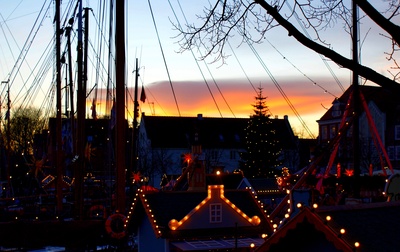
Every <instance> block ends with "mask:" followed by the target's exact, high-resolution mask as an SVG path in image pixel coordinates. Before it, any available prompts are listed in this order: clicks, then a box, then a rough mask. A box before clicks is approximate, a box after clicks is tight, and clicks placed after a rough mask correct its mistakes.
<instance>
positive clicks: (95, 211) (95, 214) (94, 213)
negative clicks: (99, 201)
mask: <svg viewBox="0 0 400 252" xmlns="http://www.w3.org/2000/svg"><path fill="white" fill-rule="evenodd" d="M101 211H102V212H103V219H106V218H107V211H106V208H105V207H104V206H103V205H94V206H91V207H90V209H89V217H90V218H91V219H95V218H100V217H101V216H100V215H99V212H101Z"/></svg>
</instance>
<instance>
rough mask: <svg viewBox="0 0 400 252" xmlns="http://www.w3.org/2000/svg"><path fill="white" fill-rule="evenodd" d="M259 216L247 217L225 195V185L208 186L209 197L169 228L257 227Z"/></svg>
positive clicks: (173, 220)
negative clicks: (234, 224)
mask: <svg viewBox="0 0 400 252" xmlns="http://www.w3.org/2000/svg"><path fill="white" fill-rule="evenodd" d="M260 222H261V219H260V217H259V216H247V215H246V214H245V213H244V212H243V211H242V210H241V209H239V208H238V207H237V206H235V205H234V204H233V203H231V202H230V201H229V199H227V198H226V197H225V195H224V186H223V185H211V186H208V195H207V197H206V198H205V199H204V200H203V201H202V202H201V203H200V204H198V205H197V206H196V207H195V208H194V209H193V210H192V211H190V212H189V213H188V214H187V215H186V216H184V217H183V218H182V219H181V220H176V219H172V220H170V221H169V223H168V226H169V227H170V229H171V230H185V229H202V228H224V227H229V228H231V227H232V223H237V225H238V226H257V225H258V224H260Z"/></svg>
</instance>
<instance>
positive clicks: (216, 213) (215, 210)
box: [210, 203, 222, 223]
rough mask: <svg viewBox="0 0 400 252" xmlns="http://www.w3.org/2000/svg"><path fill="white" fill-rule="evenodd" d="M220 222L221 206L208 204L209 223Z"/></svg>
mask: <svg viewBox="0 0 400 252" xmlns="http://www.w3.org/2000/svg"><path fill="white" fill-rule="evenodd" d="M221 222H222V204H220V203H218V204H210V223H221Z"/></svg>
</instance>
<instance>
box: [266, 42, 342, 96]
mask: <svg viewBox="0 0 400 252" xmlns="http://www.w3.org/2000/svg"><path fill="white" fill-rule="evenodd" d="M266 41H267V42H268V43H269V44H270V45H271V46H272V48H274V49H275V51H277V52H278V53H279V54H280V55H281V56H282V58H283V59H284V60H286V61H287V62H288V63H289V64H290V65H292V67H294V68H295V69H296V70H297V71H299V73H301V74H302V75H303V76H304V77H306V78H307V79H308V80H310V81H311V82H312V83H313V85H315V86H317V87H319V88H321V89H322V90H323V91H324V93H327V94H330V95H332V96H333V97H334V98H338V97H337V96H336V95H334V94H332V93H331V92H329V91H328V90H326V89H325V88H324V87H323V86H321V85H319V84H318V83H317V82H315V81H314V80H312V79H311V78H310V77H309V76H307V75H306V74H305V73H304V72H303V71H301V70H300V69H299V68H298V67H296V66H295V65H294V64H293V63H292V62H291V61H290V60H289V59H288V58H287V57H285V56H284V55H283V54H282V53H281V52H280V51H279V50H278V49H277V48H276V47H275V46H274V45H273V44H272V43H271V42H270V41H269V40H268V39H266Z"/></svg>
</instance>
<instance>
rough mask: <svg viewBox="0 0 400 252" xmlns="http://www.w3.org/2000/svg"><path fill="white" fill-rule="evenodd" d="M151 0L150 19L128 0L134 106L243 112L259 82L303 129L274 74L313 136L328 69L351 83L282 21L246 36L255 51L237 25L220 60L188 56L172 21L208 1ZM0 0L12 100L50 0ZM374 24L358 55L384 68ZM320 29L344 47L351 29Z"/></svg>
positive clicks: (38, 46)
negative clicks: (258, 38) (254, 38)
mask: <svg viewBox="0 0 400 252" xmlns="http://www.w3.org/2000/svg"><path fill="white" fill-rule="evenodd" d="M99 2H100V1H89V0H87V1H83V6H84V7H90V8H92V12H91V13H92V14H93V16H91V17H90V22H91V25H92V27H93V29H96V28H95V27H96V26H97V25H99V23H101V22H100V21H101V20H102V19H101V18H100V17H99V16H100V12H98V9H99ZM107 2H108V1H107ZM133 2H134V3H135V4H133ZM211 2H213V1H211ZM68 3H69V1H62V4H63V6H62V7H63V8H66V6H67V5H68ZM150 3H151V9H152V11H153V17H154V21H155V23H156V26H155V25H154V23H153V19H152V13H151V11H150V6H149V2H148V1H145V0H140V1H139V0H137V1H126V8H127V15H126V19H127V22H126V31H127V35H126V36H127V38H126V39H127V43H126V44H127V46H126V48H127V50H126V54H127V71H126V72H127V82H128V83H127V86H128V88H129V89H130V90H132V89H133V86H134V80H135V73H134V69H135V59H136V58H138V60H139V67H140V70H139V74H140V78H139V95H140V90H141V86H142V85H143V86H144V88H145V91H146V96H147V99H146V103H144V104H143V103H141V102H140V105H141V111H142V112H145V113H146V114H147V115H153V114H154V115H162V116H178V115H179V112H180V115H181V116H196V115H197V114H203V116H205V117H221V116H222V117H248V116H249V115H250V114H252V106H251V104H253V103H254V101H255V100H254V98H255V96H256V92H255V90H254V88H258V87H262V88H263V95H264V96H266V97H267V105H268V106H269V109H270V111H271V113H272V115H273V116H274V117H275V116H278V117H279V118H282V117H283V116H284V115H288V116H289V121H290V123H291V125H292V127H293V128H294V129H295V131H296V132H297V133H300V134H303V136H304V137H309V136H308V135H307V134H306V133H305V132H304V130H303V128H302V126H301V124H300V122H299V119H298V118H297V117H296V115H295V113H294V112H293V111H292V110H291V109H290V106H289V105H288V103H287V102H286V101H285V99H284V98H283V97H282V94H281V93H280V92H279V90H278V88H277V87H276V83H277V84H278V85H279V87H280V88H281V90H283V91H284V94H285V95H286V97H288V99H289V100H290V102H291V104H292V105H293V106H294V107H295V109H296V110H297V112H298V113H299V114H300V116H301V118H302V120H304V121H305V122H306V123H307V125H308V127H309V129H310V130H311V131H312V132H313V134H314V135H315V136H317V135H318V132H317V123H316V120H318V119H319V118H320V117H321V116H322V115H323V113H324V112H325V111H326V109H327V108H329V107H330V105H331V103H332V101H333V100H334V98H335V97H339V96H340V95H341V94H342V93H343V90H342V89H341V88H340V86H339V84H338V83H337V82H336V81H335V78H337V79H338V80H340V84H341V85H342V86H343V87H344V89H346V88H348V87H349V85H350V81H351V73H350V72H349V71H348V70H346V69H342V68H340V67H339V66H338V65H336V64H334V63H332V62H330V60H327V59H325V60H326V63H327V65H328V66H329V67H330V69H329V68H327V66H326V65H325V64H324V62H323V60H322V59H321V57H320V56H319V55H317V54H316V53H314V52H313V51H311V50H309V49H307V48H304V47H303V46H302V45H300V44H299V43H298V42H297V41H296V40H294V39H293V38H292V37H289V36H287V33H286V31H285V30H283V29H282V28H281V27H277V28H274V29H273V30H272V31H271V32H269V33H267V36H266V38H265V39H264V42H263V43H262V44H257V45H254V48H255V49H256V51H257V53H258V54H255V53H254V52H253V51H252V50H251V48H250V47H249V46H248V45H247V44H241V39H240V37H239V36H238V35H237V34H236V36H234V37H232V38H231V40H230V44H229V45H227V47H226V54H228V55H230V57H229V58H228V59H227V61H226V64H224V65H221V62H217V63H213V64H210V63H211V61H212V58H210V59H207V60H206V62H204V61H196V59H195V57H200V56H201V55H202V54H201V53H200V52H199V50H197V49H196V50H193V52H191V51H185V52H183V53H179V52H178V51H179V49H180V48H179V45H178V43H177V42H178V38H177V35H179V33H178V32H177V31H176V30H174V28H173V25H172V24H171V22H174V23H175V24H179V25H181V26H184V25H185V23H186V20H187V21H188V22H189V23H196V22H197V23H198V22H199V21H198V19H197V18H196V14H202V12H203V6H205V5H207V4H208V1H203V0H201V1H200V0H196V1H183V0H180V1H177V0H171V1H150ZM0 4H1V6H2V8H1V9H0V14H1V16H0V26H1V27H0V28H1V30H0V41H2V43H0V75H1V78H2V79H1V80H2V81H6V80H9V79H11V81H12V83H13V84H12V87H11V92H10V93H11V99H12V101H13V103H18V102H21V101H22V100H23V98H22V97H24V94H26V93H29V92H31V93H32V91H31V89H30V88H29V84H28V83H29V82H30V81H31V80H34V79H35V78H38V76H40V70H39V69H40V68H39V67H37V66H36V65H37V64H38V62H41V55H42V54H43V52H45V51H46V46H48V43H49V41H50V40H51V36H52V31H53V24H52V21H53V16H54V4H53V3H52V1H50V0H48V1H44V0H41V1H8V0H0ZM42 7H43V8H48V12H47V14H46V15H45V16H44V21H43V23H42V24H41V27H40V29H38V31H37V34H35V37H34V39H33V40H32V42H31V40H29V41H27V38H28V35H29V33H30V32H31V31H32V30H31V29H32V26H33V24H34V23H35V20H36V18H37V17H38V15H39V13H40V12H39V11H40V10H41V8H42ZM182 10H183V12H182ZM183 13H184V15H183ZM156 28H157V31H158V35H159V37H157V33H156ZM35 31H36V30H35ZM380 32H381V30H379V29H378V28H377V27H376V26H375V25H373V24H371V23H370V22H369V21H368V20H367V19H365V20H363V22H362V25H361V32H360V37H361V38H362V46H361V55H362V56H361V61H362V62H363V63H364V64H366V65H368V66H370V67H371V68H373V69H375V70H376V71H378V72H380V73H384V74H385V75H387V69H388V66H390V63H389V62H388V61H387V60H386V59H385V54H384V52H386V51H389V50H390V46H391V44H390V41H388V40H387V39H385V38H384V37H383V36H381V35H380ZM321 35H322V36H323V39H325V40H326V41H328V42H329V43H330V44H331V48H333V49H335V50H337V51H339V52H341V53H342V54H343V55H344V56H347V57H350V55H351V41H350V36H349V34H347V33H346V32H345V31H344V30H343V24H342V23H338V24H337V25H336V26H335V28H334V29H332V30H330V31H328V32H323V33H322V34H321ZM159 41H160V42H159ZM27 43H28V44H30V43H31V45H30V49H29V53H28V54H27V56H26V57H25V58H24V59H25V60H24V63H23V64H22V65H21V67H19V68H18V72H19V73H18V74H16V70H14V69H15V65H16V63H15V62H18V57H19V55H20V52H21V48H23V46H24V45H26V44H27ZM91 43H93V47H95V46H96V44H95V42H94V41H93V42H91ZM160 44H161V47H160ZM231 48H232V49H233V51H232V50H231ZM47 50H48V49H47ZM162 52H163V53H164V57H163V54H162ZM193 55H195V57H194V56H193ZM103 57H105V56H103ZM260 59H261V61H260ZM93 61H95V58H93ZM265 66H266V68H265ZM13 67H14V68H13ZM167 70H168V71H167ZM48 72H49V73H48V74H47V76H46V78H47V79H46V80H47V81H43V86H41V87H40V88H39V89H37V90H35V92H36V93H35V97H36V99H35V101H32V103H33V104H36V105H37V106H43V102H44V100H45V97H46V95H47V89H48V88H47V87H45V85H49V84H48V83H51V78H52V76H53V75H52V74H53V73H52V71H50V70H48ZM332 72H333V73H334V74H335V76H333V75H332ZM30 73H34V74H33V75H32V74H30ZM93 75H94V74H93V73H91V75H89V78H90V80H89V82H88V83H89V84H88V85H89V86H88V89H91V88H92V87H93V86H94V83H95V82H96V81H95V80H94V79H95V78H94V77H93ZM168 75H169V77H170V80H169V77H168ZM271 75H272V77H271ZM49 79H50V80H49ZM170 81H171V83H172V87H171V83H170ZM103 82H104V80H103ZM22 83H25V84H22ZM367 84H371V83H367ZM104 85H105V84H104V83H102V80H100V84H99V85H97V87H99V89H104ZM4 88H5V85H2V86H1V87H0V90H1V99H2V102H4V97H5V95H6V93H5V91H4V90H5V89H4ZM210 90H211V92H210ZM103 93H104V92H103ZM173 93H175V98H174V96H173ZM130 96H132V95H130ZM102 99H103V97H102V96H101V95H99V96H98V100H97V104H98V106H97V107H98V110H99V111H100V112H99V113H100V115H101V113H102V112H101V111H102V110H104V109H105V105H104V104H103V103H102ZM129 99H130V98H129ZM175 99H176V100H175ZM89 103H90V101H89ZM3 104H4V103H3ZM3 106H4V105H3ZM14 106H15V104H14ZM128 109H130V110H131V109H132V107H131V105H128ZM218 109H219V110H218ZM103 113H106V112H103ZM87 114H90V107H88V108H87Z"/></svg>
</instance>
